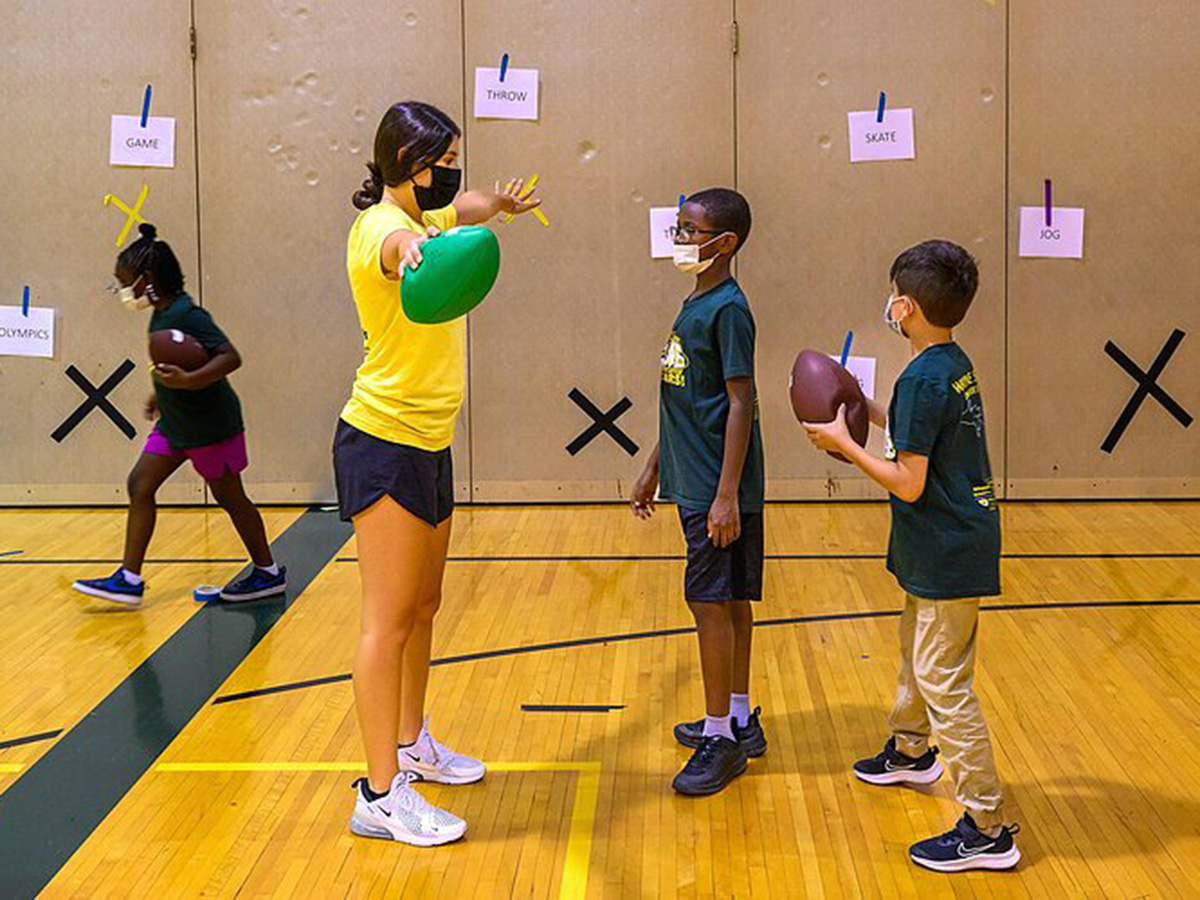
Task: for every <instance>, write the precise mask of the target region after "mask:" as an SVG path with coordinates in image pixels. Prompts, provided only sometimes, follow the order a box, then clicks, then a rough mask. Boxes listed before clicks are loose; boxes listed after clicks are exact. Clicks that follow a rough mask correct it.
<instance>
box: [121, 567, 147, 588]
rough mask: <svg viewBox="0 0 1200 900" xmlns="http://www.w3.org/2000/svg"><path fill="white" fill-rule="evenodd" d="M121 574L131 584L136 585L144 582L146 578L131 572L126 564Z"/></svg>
mask: <svg viewBox="0 0 1200 900" xmlns="http://www.w3.org/2000/svg"><path fill="white" fill-rule="evenodd" d="M121 574H122V575H124V576H125V580H126V581H128V582H129V583H130V584H132V585H133V586H134V587H137V586H138V585H139V584H141V583H142V581H144V580H145V579H143V578H142V576H141V575H138V574H137V573H136V572H130V571H129V570H128V569H126V568H125V567H124V566H122V567H121Z"/></svg>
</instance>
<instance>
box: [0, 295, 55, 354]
mask: <svg viewBox="0 0 1200 900" xmlns="http://www.w3.org/2000/svg"><path fill="white" fill-rule="evenodd" d="M26 312H27V313H28V314H26ZM0 356H39V357H42V358H44V359H52V358H53V357H54V310H52V309H46V308H39V307H36V306H31V307H29V309H28V310H27V311H26V310H22V308H21V307H19V306H0Z"/></svg>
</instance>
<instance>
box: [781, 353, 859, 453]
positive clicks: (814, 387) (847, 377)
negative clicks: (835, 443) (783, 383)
mask: <svg viewBox="0 0 1200 900" xmlns="http://www.w3.org/2000/svg"><path fill="white" fill-rule="evenodd" d="M790 387H791V394H792V411H793V412H794V413H795V414H796V419H797V420H798V421H800V422H814V423H815V422H832V421H833V420H834V419H835V418H837V411H838V407H839V406H841V405H842V404H843V403H845V404H846V427H847V428H849V430H850V436H851V437H852V438H854V440H855V442H856V443H857V444H858V445H859V446H860V447H865V446H866V444H867V435H868V434H869V433H870V431H871V411H870V409H868V407H867V398H866V397H864V396H863V392H862V388H860V387H859V386H858V381H857V379H855V377H854V376H853V375H851V374H850V373H849V372H848V371H846V369H845V368H844V367H843V366H841V365H839V364H838V362H837V360H835V359H833V358H832V357H830V356H827V355H825V354H824V353H818V352H817V351H816V350H802V351H800V355H799V356H797V357H796V364H795V365H794V366H792V377H791V380H790ZM829 455H830V456H832V457H833V458H834V459H838V460H841V461H842V462H849V460H847V459H846V457H844V456H842V454H840V453H833V452H830V454H829Z"/></svg>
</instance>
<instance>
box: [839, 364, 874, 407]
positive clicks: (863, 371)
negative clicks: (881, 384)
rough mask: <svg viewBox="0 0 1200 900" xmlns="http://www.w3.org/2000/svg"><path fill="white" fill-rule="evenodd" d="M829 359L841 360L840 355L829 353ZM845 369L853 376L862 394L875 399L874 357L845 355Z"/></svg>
mask: <svg viewBox="0 0 1200 900" xmlns="http://www.w3.org/2000/svg"><path fill="white" fill-rule="evenodd" d="M829 358H830V359H836V360H837V361H838V362H841V361H842V360H841V357H839V356H835V355H833V354H830V357H829ZM846 371H847V372H849V373H850V374H851V375H853V376H854V378H855V380H856V381H857V382H858V386H859V387H860V388H862V392H863V396H864V397H869V398H870V399H872V400H874V399H875V358H874V357H873V356H848V357H846Z"/></svg>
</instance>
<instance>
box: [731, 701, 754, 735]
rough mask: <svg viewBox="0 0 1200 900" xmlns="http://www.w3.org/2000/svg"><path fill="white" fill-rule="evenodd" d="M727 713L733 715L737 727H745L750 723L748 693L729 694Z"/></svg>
mask: <svg viewBox="0 0 1200 900" xmlns="http://www.w3.org/2000/svg"><path fill="white" fill-rule="evenodd" d="M729 714H730V715H731V716H733V721H735V722H737V727H738V728H745V727H746V726H747V725H749V724H750V695H749V694H730V695H729Z"/></svg>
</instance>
